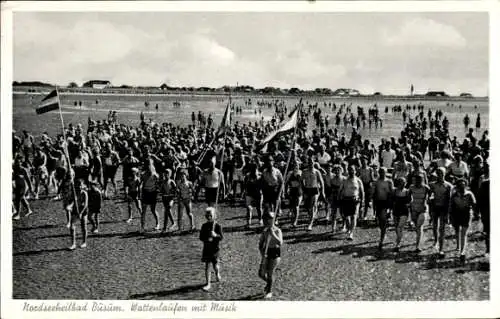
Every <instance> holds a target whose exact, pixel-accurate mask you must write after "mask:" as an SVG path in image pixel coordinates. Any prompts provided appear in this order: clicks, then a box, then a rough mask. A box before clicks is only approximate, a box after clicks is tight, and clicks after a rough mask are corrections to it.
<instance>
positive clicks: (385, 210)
mask: <svg viewBox="0 0 500 319" xmlns="http://www.w3.org/2000/svg"><path fill="white" fill-rule="evenodd" d="M378 175H379V178H378V179H377V180H376V181H375V183H374V184H373V206H374V208H375V216H376V218H377V221H378V226H379V228H380V242H379V244H378V249H379V251H381V250H382V248H383V245H384V239H385V234H386V232H387V221H388V219H389V217H390V211H389V209H390V208H391V207H392V198H391V197H392V194H393V192H394V184H393V182H392V180H390V179H388V178H387V177H386V175H387V169H386V168H385V167H381V168H379V170H378Z"/></svg>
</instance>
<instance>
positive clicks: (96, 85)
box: [82, 80, 111, 90]
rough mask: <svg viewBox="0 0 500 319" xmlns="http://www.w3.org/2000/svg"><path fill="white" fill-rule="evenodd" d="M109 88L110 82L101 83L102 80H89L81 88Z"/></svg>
mask: <svg viewBox="0 0 500 319" xmlns="http://www.w3.org/2000/svg"><path fill="white" fill-rule="evenodd" d="M110 86H111V82H109V81H103V80H90V81H87V82H85V83H83V85H82V87H84V88H93V89H100V90H102V89H105V88H108V87H110Z"/></svg>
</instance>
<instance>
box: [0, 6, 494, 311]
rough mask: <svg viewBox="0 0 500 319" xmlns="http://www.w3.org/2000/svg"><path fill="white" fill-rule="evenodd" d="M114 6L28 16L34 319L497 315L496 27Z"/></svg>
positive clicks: (481, 18)
mask: <svg viewBox="0 0 500 319" xmlns="http://www.w3.org/2000/svg"><path fill="white" fill-rule="evenodd" d="M138 5H140V4H138ZM310 5H313V4H310ZM94 8H95V10H73V11H72V10H53V11H50V10H20V11H14V12H12V13H11V16H10V18H9V19H10V20H9V21H10V23H11V26H10V27H11V30H10V32H11V35H10V37H11V40H12V43H11V57H12V60H11V61H10V62H7V63H8V64H9V65H10V70H11V74H9V77H4V74H3V73H4V72H7V71H8V70H5V69H2V80H4V79H8V80H9V82H8V84H7V83H5V82H4V81H3V82H4V83H3V84H2V96H4V95H5V94H6V92H5V91H3V88H4V87H5V86H7V85H8V86H9V88H10V89H9V90H8V95H7V96H6V98H4V97H2V102H4V101H8V103H9V105H2V197H1V198H2V241H4V240H5V238H6V237H8V239H9V242H10V244H9V247H8V248H9V249H11V251H10V250H9V257H8V259H7V261H9V260H10V261H11V265H9V266H8V267H9V268H11V270H10V271H9V274H10V275H9V278H8V279H7V280H9V281H11V282H10V284H9V287H11V290H10V291H5V290H2V293H3V294H4V293H5V292H6V293H7V296H5V297H6V298H10V299H12V301H21V300H22V301H25V302H23V303H20V306H19V307H20V309H19V311H20V313H21V315H22V314H23V313H24V312H26V313H27V314H29V315H31V316H34V315H36V313H34V312H36V311H40V312H43V314H44V315H48V314H49V313H48V312H50V311H70V312H71V311H73V312H77V311H80V310H81V311H84V312H85V311H97V312H101V314H100V315H103V313H105V314H106V313H107V314H108V315H109V316H115V317H120V315H121V316H122V317H130V316H134V311H136V313H135V314H136V315H138V316H139V315H144V313H139V312H141V311H148V310H147V309H146V308H147V307H157V308H156V309H155V310H149V311H156V312H149V315H150V316H151V315H155V316H156V315H159V316H162V311H165V312H164V313H163V314H166V313H167V312H169V313H170V314H171V313H172V312H175V311H177V312H176V316H180V317H192V316H195V314H193V313H195V312H204V311H220V312H219V314H224V315H225V316H227V315H229V314H228V313H230V312H231V311H234V309H236V307H237V305H239V304H240V303H241V302H244V301H254V302H257V301H270V302H271V303H267V304H273V303H272V302H273V301H288V302H291V301H329V302H345V301H357V302H363V301H407V302H415V301H455V302H463V301H483V302H489V301H493V300H492V295H491V291H492V289H491V285H492V283H491V282H490V278H491V277H490V237H491V236H490V166H494V165H492V164H493V163H494V160H493V158H492V157H490V138H491V135H492V134H491V132H490V128H491V126H492V125H493V123H494V122H490V93H492V92H491V91H490V58H492V56H491V55H490V46H491V45H492V42H490V36H491V35H490V22H491V19H492V16H491V15H490V12H488V10H484V11H477V10H476V11H474V10H470V11H464V10H460V11H453V10H448V11H437V10H422V11H415V10H411V11H400V12H394V11H387V12H381V11H380V10H379V11H372V12H369V11H363V12H361V11H356V10H354V9H353V10H350V11H345V10H344V11H339V10H324V11H316V12H315V11H310V10H309V11H303V12H298V11H293V12H288V11H287V10H286V7H285V6H283V7H282V8H283V9H282V10H278V11H276V10H273V11H269V12H266V11H258V10H257V11H253V10H245V9H242V10H241V11H235V10H229V11H226V12H225V11H223V10H221V11H213V10H205V11H204V10H199V11H197V10H191V11H178V10H173V11H172V10H171V11H169V10H157V11H155V10H149V11H144V10H137V11H133V10H115V11H113V10H99V9H98V8H97V7H94ZM205 8H206V7H205ZM108 9H109V8H108ZM117 9H118V7H117ZM2 10H3V9H2ZM2 37H3V35H2ZM2 46H3V43H2ZM2 49H4V47H2ZM4 58H5V57H4ZM3 62H4V61H2V63H3ZM2 65H4V64H2ZM2 104H3V103H2ZM7 108H8V109H9V113H7V114H8V118H6V115H5V114H6V113H5V110H6V109H7ZM491 120H492V118H491ZM7 122H10V123H9V124H8V125H7V126H6V125H4V123H7ZM6 174H8V175H6ZM5 254H6V252H5V250H4V245H3V244H2V261H3V262H5V258H4V257H5ZM3 267H4V265H2V270H3V269H4V268H3ZM2 277H4V276H2ZM2 281H3V280H2ZM3 298H4V297H3ZM54 300H58V302H57V305H55V303H52V304H51V303H50V301H54ZM86 300H88V301H89V302H88V303H82V302H83V301H86ZM113 300H115V301H118V302H120V301H127V302H128V303H125V306H123V303H118V304H116V305H114V304H113V303H111V301H113ZM41 301H44V302H43V303H40V302H41ZM68 301H71V302H68ZM144 301H146V302H152V303H144ZM171 301H178V302H174V303H172V302H171ZM182 301H211V302H212V303H199V306H196V307H198V308H195V306H191V304H189V305H185V304H183V303H182ZM160 302H161V303H160ZM214 302H215V303H214ZM217 302H220V303H217ZM244 304H245V305H246V306H245V307H250V308H247V309H252V308H251V307H252V306H251V304H252V303H250V304H248V303H244ZM256 304H259V305H260V304H261V303H256ZM172 305H173V306H172ZM332 305H334V304H332ZM361 305H362V304H360V305H359V306H361ZM30 307H31V308H30ZM47 307H49V308H50V307H55V308H52V310H51V309H49V308H47ZM57 307H59V308H57ZM64 307H66V308H64ZM134 307H135V308H134ZM162 307H163V308H162ZM172 307H176V309H172ZM207 307H208V309H207ZM214 307H215V310H214ZM285 307H286V306H285ZM354 307H356V306H354ZM422 307H423V306H422ZM210 308H212V309H210ZM231 308H234V309H231ZM47 311H48V312H47ZM183 311H184V314H183ZM112 312H113V313H112ZM88 314H90V312H89V313H88ZM6 315H7V316H5V318H8V317H9V316H8V313H6ZM59 315H60V314H59ZM126 315H127V316H126ZM196 315H197V316H200V314H199V313H198V314H196ZM213 315H215V314H214V313H212V314H211V316H213ZM244 315H245V314H244V313H240V314H239V316H244ZM247 315H248V316H249V317H252V316H251V314H247ZM313 315H314V313H311V316H313ZM366 315H367V316H369V315H370V314H369V313H367V314H366ZM408 315H411V313H408ZM2 317H4V316H3V315H2Z"/></svg>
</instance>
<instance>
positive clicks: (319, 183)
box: [302, 157, 325, 231]
mask: <svg viewBox="0 0 500 319" xmlns="http://www.w3.org/2000/svg"><path fill="white" fill-rule="evenodd" d="M302 183H303V186H304V204H305V206H306V209H307V211H308V213H309V217H310V220H309V226H308V227H307V230H308V231H312V227H313V224H314V220H315V219H316V214H317V212H318V199H319V196H320V194H321V196H322V197H323V198H324V197H325V194H324V189H325V188H324V183H323V177H322V176H321V173H320V171H319V170H317V169H316V168H314V161H313V159H312V158H311V157H309V158H308V159H307V167H306V168H305V169H304V171H303V172H302Z"/></svg>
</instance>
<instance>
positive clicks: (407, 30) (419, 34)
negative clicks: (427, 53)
mask: <svg viewBox="0 0 500 319" xmlns="http://www.w3.org/2000/svg"><path fill="white" fill-rule="evenodd" d="M393 32H394V31H393V30H388V29H385V30H384V40H385V43H386V44H388V45H394V46H425V45H428V46H434V47H435V46H437V47H450V48H463V47H465V46H466V44H467V41H466V40H465V38H464V37H463V36H462V35H461V34H460V32H458V31H457V30H456V29H455V28H453V27H452V26H450V25H446V24H444V23H439V22H436V21H434V20H431V19H425V18H414V19H412V20H410V21H406V22H405V23H404V24H403V26H402V27H401V28H400V29H399V31H397V32H396V33H394V34H391V33H393Z"/></svg>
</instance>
